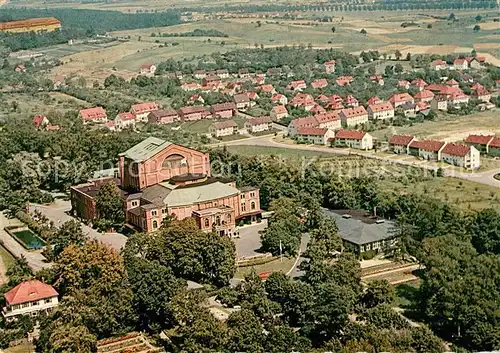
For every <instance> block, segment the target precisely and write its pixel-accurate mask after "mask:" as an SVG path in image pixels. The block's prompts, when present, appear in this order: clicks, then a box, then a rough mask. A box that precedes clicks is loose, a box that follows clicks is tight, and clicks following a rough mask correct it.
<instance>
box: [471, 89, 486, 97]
mask: <svg viewBox="0 0 500 353" xmlns="http://www.w3.org/2000/svg"><path fill="white" fill-rule="evenodd" d="M489 94H490V92H489V91H488V90H487V89H486V88H478V89H476V90H474V92H473V95H475V96H477V97H481V96H488V95H489Z"/></svg>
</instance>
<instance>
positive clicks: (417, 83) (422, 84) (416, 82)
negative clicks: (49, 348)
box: [411, 78, 427, 91]
mask: <svg viewBox="0 0 500 353" xmlns="http://www.w3.org/2000/svg"><path fill="white" fill-rule="evenodd" d="M411 85H412V86H415V87H416V88H417V89H418V90H419V91H423V90H424V88H425V86H427V82H425V81H424V80H422V79H421V78H416V79H414V80H413V81H411Z"/></svg>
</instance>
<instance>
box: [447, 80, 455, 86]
mask: <svg viewBox="0 0 500 353" xmlns="http://www.w3.org/2000/svg"><path fill="white" fill-rule="evenodd" d="M446 84H447V85H450V86H452V85H453V86H454V85H458V82H457V81H456V80H455V79H453V78H452V79H451V80H448V81H446Z"/></svg>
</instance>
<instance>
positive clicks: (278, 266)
mask: <svg viewBox="0 0 500 353" xmlns="http://www.w3.org/2000/svg"><path fill="white" fill-rule="evenodd" d="M294 263H295V258H294V257H283V261H280V259H279V258H278V259H276V260H273V261H271V262H268V263H266V264H263V265H255V266H248V267H238V268H237V270H236V274H235V275H234V277H235V278H244V277H245V275H246V274H249V273H251V272H252V271H255V273H257V274H259V273H262V272H283V273H287V272H288V271H290V269H291V268H292V266H293V264H294Z"/></svg>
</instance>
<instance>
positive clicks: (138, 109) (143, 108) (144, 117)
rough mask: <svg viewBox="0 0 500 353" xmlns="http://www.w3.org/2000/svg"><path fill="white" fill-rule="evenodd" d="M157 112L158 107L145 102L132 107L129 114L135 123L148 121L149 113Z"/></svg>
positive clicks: (152, 103)
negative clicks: (133, 116)
mask: <svg viewBox="0 0 500 353" xmlns="http://www.w3.org/2000/svg"><path fill="white" fill-rule="evenodd" d="M155 110H158V105H157V104H156V103H155V102H146V103H139V104H134V105H132V108H131V109H130V112H131V113H132V114H134V115H135V119H136V120H137V121H143V122H147V121H148V115H149V113H151V112H153V111H155Z"/></svg>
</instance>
